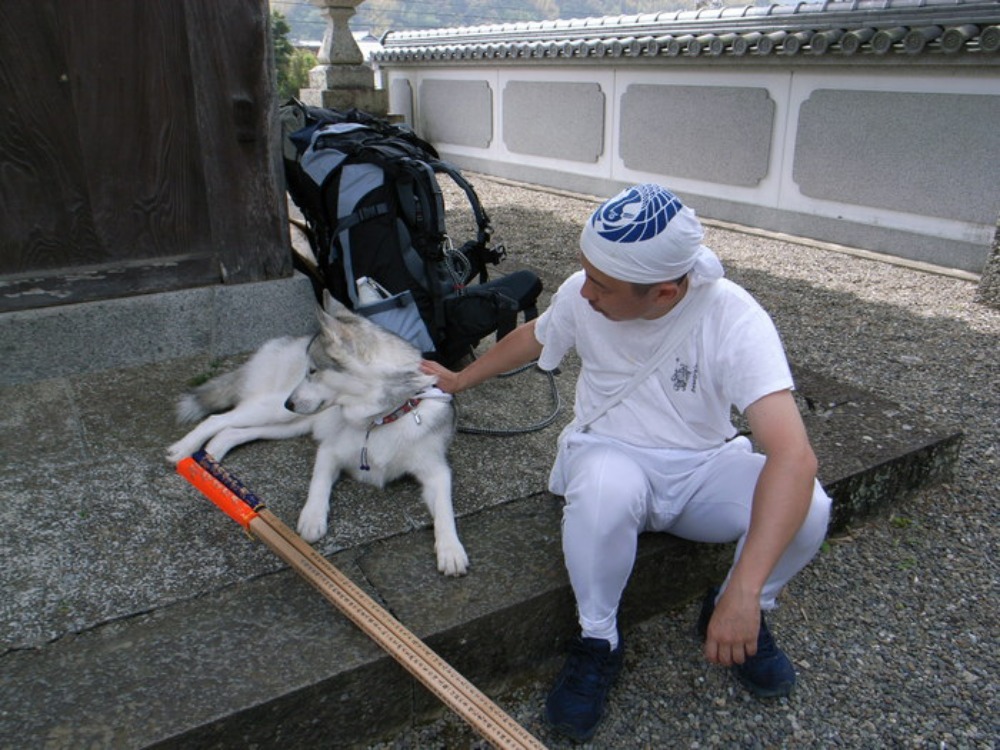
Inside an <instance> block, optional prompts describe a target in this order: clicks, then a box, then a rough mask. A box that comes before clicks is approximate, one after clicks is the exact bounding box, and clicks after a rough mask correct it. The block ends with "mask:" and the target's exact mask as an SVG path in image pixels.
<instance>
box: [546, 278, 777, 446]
mask: <svg viewBox="0 0 1000 750" xmlns="http://www.w3.org/2000/svg"><path fill="white" fill-rule="evenodd" d="M583 283H584V273H583V271H578V272H577V273H575V274H573V275H572V276H570V277H569V278H568V279H567V280H566V281H565V282H563V284H562V286H560V287H559V290H558V291H557V292H556V294H555V295H554V296H553V297H552V302H551V304H550V305H549V308H548V309H547V310H546V311H545V312H544V313H543V314H542V315H541V316H540V317H539V318H538V322H537V323H536V325H535V336H536V338H537V339H538V341H539V342H540V343H541V344H542V354H541V356H540V357H539V360H538V364H539V367H541V368H542V369H544V370H551V369H554V368H555V367H556V366H558V364H559V362H560V361H561V360H562V358H563V356H565V354H566V353H567V352H568V351H569V350H570V349H575V350H576V352H577V354H578V355H579V356H580V360H581V362H582V367H581V370H580V377H579V380H578V381H577V386H576V403H575V405H574V411H575V413H576V414H577V415H578V416H581V417H584V418H585V417H586V415H588V414H592V413H594V412H595V411H596V410H597V409H598V407H599V406H600V405H601V404H602V403H603V402H604V401H605V400H606V399H607V398H609V397H610V396H612V395H613V394H614V393H615V392H617V391H618V389H619V388H621V387H622V386H623V385H624V384H625V383H626V382H627V381H628V380H629V378H630V377H631V375H632V373H633V372H634V371H635V370H636V369H637V368H638V367H640V366H641V365H642V363H643V362H645V361H646V360H647V359H648V358H649V357H650V356H652V355H653V354H654V353H655V352H656V349H657V346H658V344H659V342H660V339H661V338H662V336H663V335H664V334H663V332H664V331H665V330H666V329H667V328H668V327H669V326H670V325H671V324H672V323H673V321H675V320H676V319H677V316H678V314H680V313H681V312H682V310H683V307H684V303H685V302H687V297H685V299H683V300H681V303H680V304H678V305H677V306H676V307H675V308H674V309H673V310H671V311H670V312H669V313H668V314H666V315H664V316H663V317H661V318H658V319H656V320H629V321H617V322H616V321H611V320H608V319H607V318H605V317H604V316H603V315H601V314H600V313H598V312H595V311H594V310H593V309H591V307H590V305H589V303H588V302H587V301H586V300H585V299H583V297H581V296H580V289H581V288H582V286H583ZM714 283H716V284H720V285H722V286H721V289H720V292H721V293H720V294H719V295H718V299H717V301H716V302H715V304H714V305H713V307H712V308H711V309H709V311H708V312H707V313H705V316H704V318H703V319H702V321H701V323H699V324H697V325H696V326H695V328H694V330H693V331H692V332H691V334H689V335H688V337H687V338H686V340H685V341H684V342H683V343H682V344H681V345H680V346H678V347H677V348H676V349H675V350H674V353H673V354H672V355H670V356H669V357H668V359H667V361H666V363H665V364H664V365H662V366H661V367H660V368H659V369H657V370H656V371H654V372H653V373H652V374H651V375H650V376H649V377H648V378H646V379H645V380H644V381H643V382H642V383H640V384H639V385H638V386H637V387H636V388H635V390H633V391H632V393H630V394H629V395H628V396H627V397H626V398H625V399H624V400H623V401H622V402H621V403H619V404H617V405H615V406H613V407H611V409H609V410H608V411H607V413H605V414H604V415H603V416H601V417H599V418H598V419H597V420H595V421H594V422H593V423H592V424H591V425H590V427H589V431H590V433H591V434H597V435H605V436H608V437H612V438H615V439H617V440H621V441H623V442H625V443H629V444H631V445H635V446H639V447H649V448H653V447H659V448H681V449H690V450H705V449H709V448H715V447H718V446H719V445H721V444H722V443H723V442H725V441H726V440H728V439H730V438H731V437H732V436H733V435H735V434H736V429H735V428H734V427H733V425H732V422H731V420H730V416H731V407H732V406H733V405H735V406H736V408H737V409H739V410H740V411H743V410H745V409H746V407H747V406H749V405H750V404H752V403H753V402H754V401H756V400H757V399H759V398H761V397H763V396H766V395H768V394H769V393H774V392H776V391H781V390H787V389H790V388H792V385H793V383H792V375H791V371H790V370H789V367H788V361H787V359H786V357H785V352H784V348H783V347H782V344H781V339H780V338H779V336H778V332H777V330H776V329H775V327H774V323H773V322H772V321H771V318H770V316H768V314H767V313H766V312H765V311H764V309H763V308H762V307H761V306H760V305H759V304H758V303H757V302H756V300H754V299H753V297H751V296H750V294H749V293H747V292H746V291H745V290H744V289H742V288H741V287H739V286H737V285H736V284H734V283H732V282H731V281H729V280H728V279H720V280H718V281H716V282H714Z"/></svg>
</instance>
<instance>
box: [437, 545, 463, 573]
mask: <svg viewBox="0 0 1000 750" xmlns="http://www.w3.org/2000/svg"><path fill="white" fill-rule="evenodd" d="M434 546H435V550H436V552H437V563H438V570H439V571H440V572H442V573H444V574H445V575H446V576H464V575H465V574H466V573H467V572H468V570H469V556H468V555H466V554H465V547H463V546H462V543H461V542H459V541H458V540H457V539H456V540H455V541H453V542H445V543H442V544H436V545H434Z"/></svg>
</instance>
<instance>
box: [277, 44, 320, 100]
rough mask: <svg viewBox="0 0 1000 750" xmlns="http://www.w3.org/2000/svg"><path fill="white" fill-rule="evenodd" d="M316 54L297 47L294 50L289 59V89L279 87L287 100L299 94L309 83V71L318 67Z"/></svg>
mask: <svg viewBox="0 0 1000 750" xmlns="http://www.w3.org/2000/svg"><path fill="white" fill-rule="evenodd" d="M316 62H317V61H316V55H314V54H313V53H312V52H310V51H309V50H307V49H297V50H295V51H294V52H292V57H291V59H290V60H289V61H288V79H287V84H288V91H287V92H286V91H284V90H282V89H281V88H280V87H279V88H278V93H279V94H280V95H281V99H282V100H285V99H288V98H289V97H292V96H298V95H299V89H304V88H306V87H307V86H308V85H309V71H310V70H312V69H313V68H315V67H316Z"/></svg>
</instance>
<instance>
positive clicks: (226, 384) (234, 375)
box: [177, 370, 243, 423]
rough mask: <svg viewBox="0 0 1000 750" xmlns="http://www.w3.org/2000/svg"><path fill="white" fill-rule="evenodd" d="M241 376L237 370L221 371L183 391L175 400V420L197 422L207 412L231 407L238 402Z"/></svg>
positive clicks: (207, 413)
mask: <svg viewBox="0 0 1000 750" xmlns="http://www.w3.org/2000/svg"><path fill="white" fill-rule="evenodd" d="M242 386H243V378H242V376H241V373H240V371H239V370H234V371H233V372H227V373H223V374H222V375H219V376H217V377H214V378H212V379H211V380H209V381H208V382H207V383H202V384H201V385H199V386H198V387H197V388H195V389H194V390H192V391H190V392H188V393H185V394H184V395H183V396H181V398H180V400H179V401H178V402H177V421H178V422H181V423H184V422H197V421H198V420H199V419H203V418H204V417H206V416H208V415H209V414H215V413H217V412H220V411H226V410H227V409H232V408H233V407H234V406H236V404H237V403H238V402H239V399H240V392H241V391H242Z"/></svg>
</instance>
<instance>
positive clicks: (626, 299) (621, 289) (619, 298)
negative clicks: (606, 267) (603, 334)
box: [580, 254, 677, 321]
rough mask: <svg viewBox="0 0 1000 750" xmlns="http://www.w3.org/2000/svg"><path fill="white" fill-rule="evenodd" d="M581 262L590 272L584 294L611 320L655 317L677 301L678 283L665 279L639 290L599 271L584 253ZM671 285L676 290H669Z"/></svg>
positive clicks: (581, 290)
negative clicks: (637, 291)
mask: <svg viewBox="0 0 1000 750" xmlns="http://www.w3.org/2000/svg"><path fill="white" fill-rule="evenodd" d="M580 263H581V264H582V265H583V270H584V273H585V274H586V281H585V282H584V284H583V287H582V288H581V289H580V296H582V297H583V298H584V299H585V300H587V302H588V303H590V306H591V307H592V308H593V309H594V310H595V311H596V312H599V313H600V314H601V315H603V316H604V317H605V318H607V319H608V320H615V321H623V320H637V319H640V318H641V319H644V320H652V319H654V318H659V317H660V316H662V315H666V314H667V313H668V312H669V311H670V308H671V307H672V306H673V303H674V302H676V299H675V298H676V292H677V285H676V284H673V283H671V282H664V283H663V284H657V285H655V286H653V287H652V288H650V289H647V290H646V291H645V292H643V293H638V294H637V293H636V291H635V287H634V286H633V285H632V284H631V283H629V282H628V281H622V280H621V279H615V278H612V277H611V276H608V275H607V274H605V273H602V272H601V271H598V270H597V269H596V268H595V267H594V266H593V265H591V263H590V262H589V261H588V260H587V259H586V258H585V257H583V255H582V254H581V255H580ZM671 288H672V289H673V290H674V292H673V293H672V294H667V293H668V292H669V290H670V289H671ZM665 295H666V297H667V298H665Z"/></svg>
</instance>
